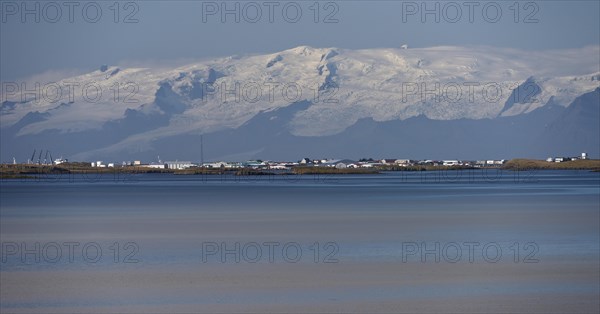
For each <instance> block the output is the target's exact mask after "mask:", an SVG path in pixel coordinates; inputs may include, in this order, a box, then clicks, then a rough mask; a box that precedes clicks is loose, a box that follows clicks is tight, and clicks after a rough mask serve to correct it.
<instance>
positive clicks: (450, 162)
mask: <svg viewBox="0 0 600 314" xmlns="http://www.w3.org/2000/svg"><path fill="white" fill-rule="evenodd" d="M443 165H444V166H458V165H460V162H459V161H458V160H444V161H443Z"/></svg>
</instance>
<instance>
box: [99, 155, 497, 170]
mask: <svg viewBox="0 0 600 314" xmlns="http://www.w3.org/2000/svg"><path fill="white" fill-rule="evenodd" d="M505 162H506V161H505V160H478V161H464V160H412V159H380V160H374V159H361V160H358V161H355V160H350V159H310V158H303V159H302V160H299V161H297V162H287V161H263V160H248V161H245V162H225V161H218V162H205V163H193V162H190V161H165V162H162V161H160V160H159V161H158V162H152V163H142V162H141V161H139V160H136V161H133V162H123V163H122V166H136V167H143V168H154V169H173V170H182V169H188V168H194V167H202V168H209V169H237V168H252V169H270V170H289V169H291V168H293V167H334V168H337V169H346V168H374V167H392V166H393V167H410V166H467V167H476V168H479V167H499V166H501V165H503V164H504V163H505ZM91 166H92V167H100V168H104V167H114V166H115V165H114V163H109V164H104V163H103V162H102V161H96V162H92V163H91Z"/></svg>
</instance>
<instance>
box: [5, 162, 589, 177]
mask: <svg viewBox="0 0 600 314" xmlns="http://www.w3.org/2000/svg"><path fill="white" fill-rule="evenodd" d="M485 169H502V170H509V171H522V170H589V171H592V172H600V160H597V159H588V160H574V161H566V162H561V163H555V162H548V161H544V160H535V159H512V160H509V161H508V162H506V163H505V164H504V165H502V166H499V167H470V166H430V165H413V166H397V165H394V166H387V165H384V166H376V167H372V168H352V169H350V168H346V169H338V168H334V167H319V166H296V167H292V168H290V169H286V170H277V169H256V168H249V167H245V168H235V169H214V168H188V169H156V168H146V167H140V166H123V167H115V168H95V167H90V166H89V164H88V163H81V162H75V163H66V164H61V165H31V164H16V165H13V164H8V165H7V164H4V165H1V166H0V179H36V178H37V177H36V175H49V174H56V175H60V174H116V173H124V174H175V175H234V176H273V175H276V176H280V175H281V176H283V175H289V176H294V175H321V174H322V175H332V174H339V175H357V174H381V173H383V172H395V171H406V172H421V171H447V170H485Z"/></svg>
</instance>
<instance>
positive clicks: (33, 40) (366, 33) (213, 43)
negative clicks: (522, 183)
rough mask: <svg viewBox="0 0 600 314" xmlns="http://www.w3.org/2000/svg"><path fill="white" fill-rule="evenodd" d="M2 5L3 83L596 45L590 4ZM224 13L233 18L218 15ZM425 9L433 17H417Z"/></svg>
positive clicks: (599, 11) (595, 16)
mask: <svg viewBox="0 0 600 314" xmlns="http://www.w3.org/2000/svg"><path fill="white" fill-rule="evenodd" d="M0 3H1V4H2V5H1V7H0V15H1V19H2V20H1V21H0V27H1V30H0V36H1V38H0V41H1V42H0V43H1V45H0V47H1V48H0V53H1V55H0V62H1V67H0V79H2V80H3V81H6V80H17V79H20V78H25V77H28V76H31V75H33V74H39V73H42V72H47V71H62V70H77V71H89V70H93V69H96V68H98V67H99V66H100V65H101V64H110V65H114V64H135V63H154V62H165V61H168V60H170V61H173V60H180V61H181V60H182V59H189V60H194V59H201V58H206V57H215V56H226V55H234V54H251V53H265V52H275V51H279V50H284V49H288V48H291V47H295V46H299V45H309V46H315V47H340V48H375V47H399V46H401V45H402V44H408V45H409V46H410V47H429V46H437V45H488V46H501V47H514V48H521V49H536V50H542V49H558V48H575V47H582V46H586V45H598V44H600V31H599V29H600V21H599V15H600V5H599V3H600V2H599V1H595V0H594V1H522V2H518V3H517V5H516V6H515V5H514V3H515V2H514V1H483V2H479V1H471V2H465V1H457V2H446V1H427V2H411V1H321V2H318V3H317V5H315V1H283V2H280V1H256V2H252V1H227V2H226V3H223V2H212V1H132V2H127V1H123V2H120V3H119V4H120V5H119V6H118V7H119V8H118V10H117V8H116V7H115V6H113V4H114V1H96V2H78V1H71V2H63V1H56V2H51V4H49V2H47V1H26V2H25V3H23V1H5V0H1V1H0ZM70 3H71V4H70ZM223 5H224V6H225V7H223ZM436 6H437V7H436ZM317 7H318V10H317ZM236 8H239V10H237V11H236ZM438 8H439V9H438ZM98 9H100V10H101V13H100V14H98V12H99V11H98ZM223 9H230V10H233V11H234V12H237V13H231V14H227V15H225V16H224V17H223V16H222V15H221V13H222V12H223ZM428 9H429V10H432V11H431V12H432V13H429V14H426V15H424V16H423V15H422V13H423V12H425V10H428ZM298 10H301V13H300V14H298V12H299V11H298ZM24 12H25V14H24V15H23V13H24ZM36 18H39V22H38V21H36ZM223 18H225V20H223ZM236 18H238V19H239V23H238V22H236V20H235V19H236ZM436 19H439V21H436ZM115 20H116V21H117V22H115ZM125 21H127V22H132V23H124V22H125ZM325 22H329V23H325Z"/></svg>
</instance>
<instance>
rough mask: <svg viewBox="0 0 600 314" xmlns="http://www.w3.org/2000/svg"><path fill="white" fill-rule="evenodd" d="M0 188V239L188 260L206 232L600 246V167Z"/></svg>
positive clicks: (391, 243)
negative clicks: (132, 248)
mask: <svg viewBox="0 0 600 314" xmlns="http://www.w3.org/2000/svg"><path fill="white" fill-rule="evenodd" d="M1 187H2V188H1V192H0V197H1V203H2V204H1V208H0V220H1V227H2V229H1V230H0V234H1V235H2V240H3V241H4V242H17V243H20V242H27V243H36V242H39V243H40V245H42V246H43V245H44V244H45V243H48V242H49V241H56V242H57V243H59V244H60V243H62V242H65V241H72V242H77V243H81V245H83V244H85V243H89V242H96V243H101V244H102V248H104V251H106V250H107V247H108V246H110V244H111V243H115V242H116V243H118V244H119V245H121V246H122V245H124V244H126V243H129V242H133V243H135V244H137V245H138V246H139V252H137V251H136V254H135V256H136V257H140V259H141V260H143V261H144V263H147V264H161V263H195V262H197V260H198V255H199V254H200V253H201V250H202V244H203V243H205V242H217V243H221V242H226V243H232V245H234V243H236V242H239V243H240V244H241V245H242V246H243V245H244V244H246V243H250V242H257V243H263V242H265V241H273V242H278V243H282V244H283V243H287V242H296V243H299V244H300V245H302V246H303V247H308V246H310V245H311V244H314V242H319V243H321V244H325V243H329V242H334V243H335V244H336V245H337V248H339V250H337V251H336V254H335V257H337V258H338V260H344V259H346V260H371V259H384V260H385V259H398V258H401V257H402V250H403V247H402V245H403V243H407V242H416V243H422V242H426V244H431V245H433V246H435V243H436V242H438V243H440V245H441V246H444V244H447V243H449V242H456V243H459V244H460V243H463V242H478V243H481V245H484V244H486V243H499V244H500V245H501V246H502V248H504V249H505V250H510V252H511V254H512V253H513V251H514V248H511V249H507V248H508V247H509V246H511V245H512V244H514V243H517V244H518V245H520V246H523V245H526V244H527V243H530V242H531V243H534V244H535V245H537V247H538V248H539V250H538V252H536V253H535V256H537V257H539V256H545V257H546V258H549V257H553V256H554V257H556V256H559V257H560V256H563V257H564V256H569V257H575V256H581V257H585V258H596V259H597V258H598V254H599V248H598V247H599V244H598V232H599V225H598V224H599V219H598V215H599V214H598V212H599V207H600V199H599V198H600V173H597V172H596V173H593V172H588V171H536V172H511V171H496V170H489V171H485V172H484V171H480V170H476V171H448V172H420V173H415V172H390V173H383V174H380V175H337V176H336V175H319V176H315V175H304V176H285V175H278V176H248V177H236V176H178V175H170V174H143V175H123V174H121V175H119V176H117V175H88V176H83V175H75V176H47V177H41V178H38V179H36V180H5V181H2V182H1ZM61 241H62V242H61ZM463 248H464V247H463ZM5 249H6V248H5ZM42 249H43V247H42ZM52 249H53V248H52V247H50V248H48V250H52ZM63 249H64V247H63ZM92 249H94V248H92ZM404 249H406V247H404ZM449 249H452V248H449ZM113 251H114V250H113ZM331 251H333V249H331ZM127 252H129V251H127ZM127 252H125V253H127ZM48 254H50V253H48ZM63 254H64V253H63ZM505 255H506V254H505ZM18 257H19V256H18V255H14V256H8V257H7V261H5V263H3V265H2V266H3V268H2V270H3V271H11V270H28V269H36V267H76V266H81V265H79V264H76V263H64V260H59V262H56V263H44V259H43V258H42V261H41V262H40V263H33V265H26V266H24V265H22V263H21V262H22V260H20V259H19V258H20V257H19V258H18ZM42 257H44V256H42ZM507 259H509V256H507V257H505V260H507ZM103 261H104V265H105V266H107V267H116V266H115V264H114V263H112V261H111V260H109V259H106V258H105V259H103ZM83 265H84V266H89V265H86V264H83ZM98 265H102V261H99V263H95V266H98ZM117 266H120V265H117Z"/></svg>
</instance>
